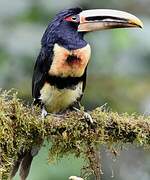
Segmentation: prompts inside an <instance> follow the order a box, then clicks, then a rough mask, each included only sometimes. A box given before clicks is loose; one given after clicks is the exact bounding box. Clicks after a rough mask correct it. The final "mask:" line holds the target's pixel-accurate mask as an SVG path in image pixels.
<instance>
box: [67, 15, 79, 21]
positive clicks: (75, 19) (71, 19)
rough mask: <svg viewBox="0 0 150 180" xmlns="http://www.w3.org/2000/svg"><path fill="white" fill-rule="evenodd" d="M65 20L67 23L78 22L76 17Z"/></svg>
mask: <svg viewBox="0 0 150 180" xmlns="http://www.w3.org/2000/svg"><path fill="white" fill-rule="evenodd" d="M65 20H66V21H68V22H78V21H79V18H78V16H69V17H66V18H65Z"/></svg>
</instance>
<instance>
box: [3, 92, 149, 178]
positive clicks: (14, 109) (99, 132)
mask: <svg viewBox="0 0 150 180" xmlns="http://www.w3.org/2000/svg"><path fill="white" fill-rule="evenodd" d="M90 115H91V116H92V118H93V120H94V124H93V125H91V124H88V123H87V122H86V121H85V119H84V116H83V112H82V110H81V112H67V113H66V114H64V115H63V116H62V117H61V118H58V117H55V116H48V117H47V118H46V119H41V116H40V109H38V108H33V107H32V108H31V107H30V106H27V105H24V104H23V102H22V101H21V100H20V99H18V98H17V94H16V93H12V92H11V91H10V92H6V91H3V92H1V93H0V179H7V178H8V174H9V172H10V170H11V167H12V163H13V161H14V160H15V159H16V158H17V154H18V152H19V151H20V150H21V149H29V148H30V147H32V146H35V145H37V144H40V143H41V140H48V141H49V142H51V144H52V146H51V148H50V150H49V160H50V161H52V160H54V159H55V158H61V157H62V156H64V155H67V154H70V153H73V154H75V156H77V157H79V156H82V157H84V158H86V159H87V160H88V161H87V162H88V165H89V166H88V169H86V170H90V171H89V172H90V173H91V171H93V173H95V174H96V170H95V169H96V168H97V166H95V164H94V163H96V161H95V160H96V155H95V154H94V152H95V150H96V149H97V147H99V145H101V144H108V145H110V144H113V143H121V144H122V143H136V144H137V145H140V146H149V145H150V117H144V116H141V115H139V116H138V115H135V114H133V115H128V114H126V113H125V114H118V113H114V112H107V111H104V110H102V108H101V107H100V108H96V109H94V110H93V111H91V112H90ZM86 172H87V171H86Z"/></svg>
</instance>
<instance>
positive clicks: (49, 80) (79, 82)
mask: <svg viewBox="0 0 150 180" xmlns="http://www.w3.org/2000/svg"><path fill="white" fill-rule="evenodd" d="M142 26H143V25H142V22H141V21H140V20H139V19H138V18H137V17H135V16H134V15H131V14H129V13H126V12H123V11H117V10H110V9H94V10H85V11H83V10H82V9H81V8H72V9H67V10H64V11H62V12H60V13H59V14H57V15H56V17H55V18H54V20H53V21H52V22H50V24H49V25H48V27H47V29H46V31H45V33H44V35H43V37H42V40H41V50H40V53H39V55H38V57H37V61H36V64H35V67H34V73H33V81H32V95H33V98H34V103H35V104H38V105H40V106H41V107H42V115H43V116H45V115H46V114H47V112H48V113H59V112H63V111H64V110H66V109H68V108H71V107H74V106H75V105H77V104H78V102H80V100H81V97H82V95H83V92H84V89H85V85H86V70H87V65H88V63H89V60H90V56H91V48H90V45H89V44H88V43H87V42H86V41H85V40H84V35H85V34H86V33H87V32H91V31H98V30H103V29H113V28H126V27H140V28H141V27H142ZM37 152H38V148H37V149H34V148H33V149H32V150H30V151H25V152H21V153H20V154H19V157H18V161H16V162H15V163H14V167H13V169H12V174H11V177H13V176H14V175H15V174H16V172H17V170H18V168H19V166H20V178H21V180H25V179H26V177H27V176H28V173H29V170H30V166H31V162H32V159H33V157H34V156H35V155H36V154H37Z"/></svg>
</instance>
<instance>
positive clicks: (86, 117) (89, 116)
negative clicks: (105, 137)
mask: <svg viewBox="0 0 150 180" xmlns="http://www.w3.org/2000/svg"><path fill="white" fill-rule="evenodd" d="M73 109H74V110H75V111H77V112H82V111H81V110H80V109H78V108H76V107H73ZM83 115H84V118H85V119H86V121H87V122H90V124H93V123H94V121H93V119H92V117H91V115H90V114H89V113H87V112H83Z"/></svg>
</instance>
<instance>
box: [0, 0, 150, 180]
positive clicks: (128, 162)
mask: <svg viewBox="0 0 150 180" xmlns="http://www.w3.org/2000/svg"><path fill="white" fill-rule="evenodd" d="M76 6H81V7H83V8H84V9H92V8H113V9H119V10H124V11H128V12H131V13H133V14H135V15H137V16H138V17H139V18H140V19H142V20H143V22H144V29H143V30H141V29H124V30H122V29H121V30H120V29H119V30H109V31H101V32H94V33H90V34H87V35H86V37H85V38H86V40H87V41H88V42H89V43H90V44H91V47H92V58H91V61H90V64H89V67H88V80H87V87H86V91H85V95H84V98H83V101H82V103H83V104H84V105H85V107H86V108H87V109H91V108H94V107H97V106H100V105H103V104H105V103H108V106H109V107H110V108H111V109H112V110H113V111H118V112H128V113H134V112H138V113H142V114H145V115H147V114H149V112H150V83H149V82H150V38H149V36H150V1H149V0H132V1H131V0H126V1H125V0H107V1H105V0H92V1H91V0H61V1H56V0H13V1H10V0H0V87H1V88H2V89H10V88H15V89H17V91H19V96H20V97H21V98H23V99H24V100H25V101H26V102H31V101H32V98H31V78H32V71H33V66H34V63H35V60H36V57H37V55H38V53H39V49H40V39H41V37H42V34H43V32H44V30H45V28H46V26H47V24H48V23H49V22H50V21H51V19H52V18H53V17H54V16H55V14H56V13H58V12H59V11H60V10H62V9H64V8H69V7H76ZM47 149H48V147H43V149H42V151H41V152H40V154H39V155H38V156H37V157H36V158H35V160H34V163H33V165H32V171H31V173H30V176H29V178H28V180H50V179H51V180H67V179H68V176H70V175H79V174H80V167H81V166H82V165H83V163H84V161H83V160H82V159H75V158H74V157H73V156H70V157H66V158H64V159H62V160H61V161H58V162H56V163H55V164H54V165H48V162H47V153H48V150H47ZM102 161H103V171H104V175H103V178H102V179H103V180H108V179H112V178H113V179H114V180H149V179H150V153H149V151H148V150H147V151H146V150H145V151H144V150H142V149H140V148H135V147H133V146H129V147H128V148H127V149H126V150H123V151H121V154H120V156H119V157H117V159H116V160H115V161H114V158H113V157H112V155H111V153H109V151H108V150H106V149H105V148H102ZM112 175H113V177H112ZM91 179H92V178H91ZM15 180H17V178H16V179H15Z"/></svg>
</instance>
